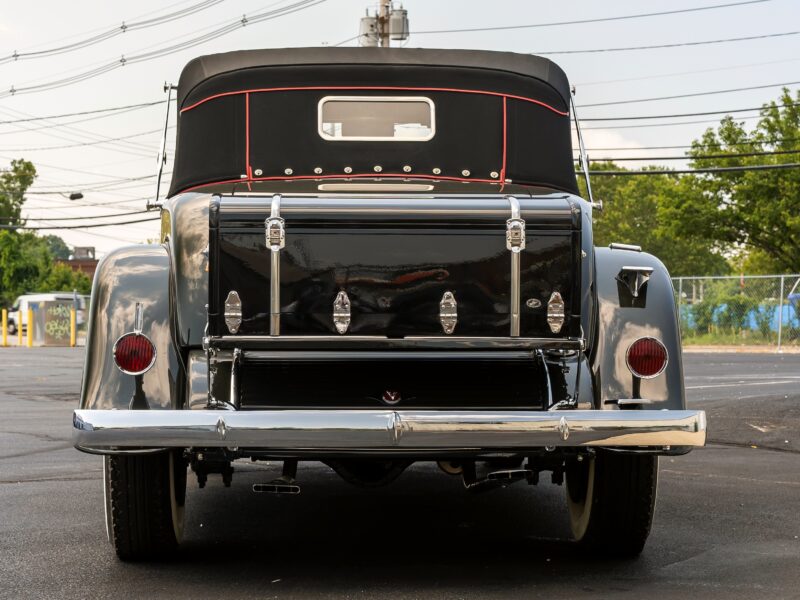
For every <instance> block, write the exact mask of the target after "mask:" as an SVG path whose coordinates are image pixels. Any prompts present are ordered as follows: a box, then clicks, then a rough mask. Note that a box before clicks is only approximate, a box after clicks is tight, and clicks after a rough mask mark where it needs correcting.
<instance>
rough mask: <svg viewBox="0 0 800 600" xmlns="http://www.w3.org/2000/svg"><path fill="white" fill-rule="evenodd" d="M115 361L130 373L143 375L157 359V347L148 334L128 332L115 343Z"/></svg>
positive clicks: (118, 366)
mask: <svg viewBox="0 0 800 600" xmlns="http://www.w3.org/2000/svg"><path fill="white" fill-rule="evenodd" d="M113 353H114V363H115V364H116V365H117V368H118V369H119V370H120V371H122V372H123V373H127V374H128V375H141V374H143V373H146V372H147V371H149V370H150V368H151V367H152V366H153V363H155V361H156V347H155V346H154V345H153V342H151V341H150V338H148V337H147V336H146V335H144V334H142V333H138V332H132V333H126V334H125V335H123V336H121V337H120V338H119V339H118V340H117V342H116V343H115V344H114V350H113Z"/></svg>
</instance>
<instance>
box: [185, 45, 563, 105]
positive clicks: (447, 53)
mask: <svg viewBox="0 0 800 600" xmlns="http://www.w3.org/2000/svg"><path fill="white" fill-rule="evenodd" d="M310 65H326V66H332V65H349V66H353V65H393V66H401V65H408V66H412V65H416V66H424V67H461V68H470V69H485V70H489V71H505V72H507V73H514V74H516V75H522V76H524V77H533V78H535V79H539V80H541V81H543V82H545V83H547V84H548V85H550V86H551V87H553V88H554V89H555V90H556V91H557V92H558V94H559V95H560V96H561V98H562V100H563V101H564V104H565V105H568V104H569V96H570V90H569V81H568V80H567V76H566V74H565V73H564V71H562V70H561V67H559V66H558V65H557V64H555V63H554V62H552V61H551V60H548V59H547V58H543V57H541V56H534V55H532V54H517V53H515V52H494V51H489V50H436V49H428V48H420V49H416V48H270V49H265V50H238V51H235V52H225V53H222V54H209V55H206V56H198V57H197V58H195V59H193V60H191V61H190V62H189V63H188V64H187V65H186V66H185V67H184V68H183V71H182V72H181V78H180V82H179V84H178V106H180V107H183V106H184V105H185V104H186V100H187V98H188V97H189V96H190V95H192V92H193V91H194V90H195V88H196V87H197V85H198V84H200V83H202V82H203V81H205V80H206V79H210V78H212V77H215V76H217V75H221V74H223V73H229V72H231V71H238V70H241V69H251V68H255V67H292V66H296V67H301V66H310ZM440 83H442V84H446V83H447V82H446V81H441V82H440ZM192 99H194V98H192Z"/></svg>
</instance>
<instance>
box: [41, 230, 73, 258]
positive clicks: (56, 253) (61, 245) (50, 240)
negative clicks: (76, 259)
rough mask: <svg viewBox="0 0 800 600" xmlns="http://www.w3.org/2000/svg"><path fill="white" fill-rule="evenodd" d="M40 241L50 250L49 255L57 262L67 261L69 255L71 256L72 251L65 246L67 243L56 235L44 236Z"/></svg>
mask: <svg viewBox="0 0 800 600" xmlns="http://www.w3.org/2000/svg"><path fill="white" fill-rule="evenodd" d="M42 239H43V240H44V241H45V243H46V244H47V248H48V249H49V250H50V254H52V255H53V258H56V259H58V260H69V257H70V255H71V254H72V249H70V247H69V246H67V243H66V242H65V241H64V240H62V239H61V238H60V237H58V236H57V235H45V236H43V237H42Z"/></svg>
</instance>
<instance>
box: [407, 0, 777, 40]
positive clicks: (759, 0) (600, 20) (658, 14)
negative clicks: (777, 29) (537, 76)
mask: <svg viewBox="0 0 800 600" xmlns="http://www.w3.org/2000/svg"><path fill="white" fill-rule="evenodd" d="M765 1H769V0H746V1H745V2H729V3H727V4H713V5H710V6H696V7H693V8H680V9H675V10H664V11H659V12H651V13H637V14H633V15H620V16H616V17H598V18H594V19H580V20H577V21H555V22H551V23H531V24H528V25H500V26H497V27H466V28H461V29H424V30H421V31H412V32H411V34H412V35H430V34H436V33H472V32H476V31H508V30H510V29H539V28H542V27H560V26H562V25H584V24H587V23H605V22H608V21H625V20H628V19H644V18H648V17H661V16H665V15H675V14H679V13H690V12H700V11H704V10H716V9H718V8H731V7H736V6H744V5H747V4H762V3H763V2H765Z"/></svg>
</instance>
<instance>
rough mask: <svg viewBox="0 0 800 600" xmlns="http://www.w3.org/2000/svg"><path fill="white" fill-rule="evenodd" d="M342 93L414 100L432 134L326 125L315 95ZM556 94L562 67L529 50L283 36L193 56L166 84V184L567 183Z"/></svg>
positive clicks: (567, 147) (565, 98) (572, 186)
mask: <svg viewBox="0 0 800 600" xmlns="http://www.w3.org/2000/svg"><path fill="white" fill-rule="evenodd" d="M353 96H356V97H358V98H361V97H363V98H370V97H371V98H376V99H379V100H383V101H390V100H397V99H398V98H401V99H402V98H416V99H421V100H424V101H425V102H427V103H428V104H429V105H430V106H431V109H430V110H431V112H430V115H431V124H432V134H431V136H430V137H429V138H426V139H411V138H409V139H407V140H406V139H402V136H398V137H397V138H395V139H392V141H391V142H387V141H385V138H384V139H383V140H381V139H379V138H374V139H371V138H369V137H362V138H358V139H356V136H354V137H353V139H352V140H343V139H338V140H337V139H335V138H331V137H330V136H329V135H328V136H327V137H326V135H325V134H324V133H325V132H323V131H322V120H321V119H322V117H321V114H322V112H321V111H322V109H321V106H322V104H323V102H325V101H329V99H331V98H333V99H335V98H337V97H338V98H342V97H350V100H349V101H352V97H353ZM326 99H327V100H326ZM346 99H347V98H345V100H346ZM569 100H570V89H569V82H568V80H567V77H566V75H565V74H564V72H563V71H562V70H561V69H560V68H559V67H558V66H556V65H555V64H554V63H552V62H550V61H549V60H547V59H546V58H541V57H538V56H531V55H529V54H514V53H511V52H487V51H480V50H432V49H404V48H289V49H279V50H243V51H238V52H228V53H225V54H212V55H209V56H201V57H199V58H196V59H194V60H192V61H191V62H190V63H189V64H188V65H186V67H185V68H184V70H183V73H182V74H181V78H180V81H179V84H178V106H177V108H178V133H177V146H176V151H175V164H174V168H173V175H172V184H171V187H170V191H169V196H173V195H175V194H177V193H180V192H185V191H189V190H192V189H195V188H197V187H198V186H203V185H207V184H219V183H230V182H242V183H245V184H253V183H255V182H261V181H274V182H280V181H285V180H297V179H315V180H320V181H322V180H327V179H331V178H347V179H357V178H376V177H379V178H383V179H389V178H401V179H402V178H406V179H407V178H421V179H429V180H435V181H463V182H464V183H471V182H475V183H484V184H485V183H488V184H494V185H496V186H497V187H498V188H500V187H501V186H503V185H505V184H510V183H516V184H520V185H531V186H545V187H551V188H555V189H558V190H562V191H567V192H572V193H576V192H577V189H578V188H577V183H576V180H575V171H574V166H573V160H572V139H571V133H570V103H569ZM434 113H435V114H434ZM371 118H373V117H372V116H371V115H370V114H368V113H360V114H359V115H358V117H356V119H361V121H362V122H368V121H369V119H371ZM397 118H399V117H397Z"/></svg>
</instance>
